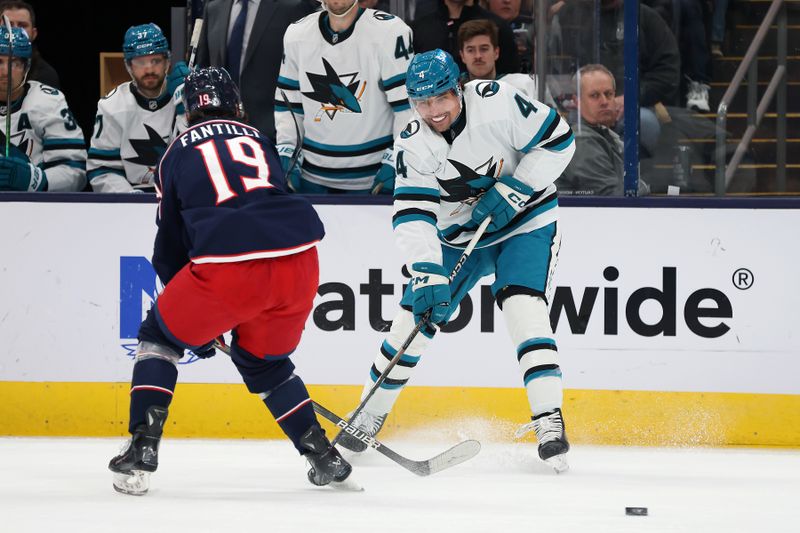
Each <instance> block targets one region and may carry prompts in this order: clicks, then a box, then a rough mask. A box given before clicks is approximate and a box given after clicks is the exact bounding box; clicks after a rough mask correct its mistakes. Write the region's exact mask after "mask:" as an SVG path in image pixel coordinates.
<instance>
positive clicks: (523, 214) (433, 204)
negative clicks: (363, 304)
mask: <svg viewBox="0 0 800 533" xmlns="http://www.w3.org/2000/svg"><path fill="white" fill-rule="evenodd" d="M463 102H464V109H462V111H461V114H460V115H459V117H458V119H457V120H456V121H455V123H454V124H453V126H452V128H451V131H452V132H453V133H454V134H455V136H454V138H452V139H450V140H451V141H452V143H449V142H448V139H446V138H445V136H443V135H441V134H439V133H437V132H436V131H434V130H432V129H431V128H430V127H428V125H427V124H425V122H423V121H422V120H421V119H420V117H419V116H417V115H415V116H414V118H413V119H412V120H411V121H410V122H409V123H408V126H407V127H406V129H405V130H403V132H402V133H401V134H400V138H399V139H398V140H397V142H396V143H395V161H396V168H397V185H396V187H395V192H394V218H393V220H392V225H393V226H394V229H395V237H396V239H397V242H398V244H399V246H400V248H401V249H402V251H403V253H404V254H405V256H406V257H407V258H408V261H409V264H410V263H412V262H417V261H429V262H434V263H437V264H442V251H441V243H444V244H446V245H450V246H455V247H464V246H466V244H467V243H468V242H469V240H470V239H471V238H472V236H473V234H474V233H475V229H476V228H477V225H476V224H474V223H473V222H472V220H471V215H472V209H473V205H474V204H475V202H477V200H478V199H479V198H480V196H481V195H482V194H483V193H484V192H485V191H487V190H488V189H489V188H491V187H493V186H494V184H495V183H496V181H497V178H499V177H501V176H512V175H513V176H514V178H516V179H518V180H520V181H522V182H524V183H526V184H528V185H530V186H531V187H533V189H534V191H535V192H534V194H533V196H532V197H531V199H530V200H529V201H528V203H527V205H526V207H525V208H524V209H523V210H522V211H520V213H518V214H517V216H516V217H514V218H513V219H512V220H511V221H510V222H509V224H508V225H506V226H505V227H503V228H501V229H499V230H497V231H494V232H487V233H486V234H484V236H483V237H482V238H481V239H480V241H479V244H478V247H484V246H488V245H491V244H495V243H498V242H500V241H503V240H505V239H507V238H508V237H511V236H513V235H517V234H520V233H525V232H529V231H531V230H534V229H536V228H540V227H543V226H546V225H547V224H550V223H551V222H553V221H555V220H556V219H557V209H558V199H557V195H556V187H555V185H554V184H553V182H554V181H555V180H556V178H558V176H560V175H561V173H562V172H563V170H564V169H565V168H566V166H567V164H569V161H570V159H572V154H573V153H574V151H575V140H574V136H573V135H572V130H571V129H570V128H569V126H568V125H567V123H566V121H565V120H562V119H561V117H559V115H558V113H556V111H555V110H554V109H553V108H550V107H547V106H546V105H544V104H542V103H541V102H539V101H537V100H533V99H530V98H528V97H527V96H526V95H525V94H524V93H521V92H519V91H518V90H516V89H515V88H514V87H512V86H511V85H508V84H506V83H504V82H502V81H486V80H476V81H472V82H470V83H468V84H467V85H466V86H465V87H464V99H463Z"/></svg>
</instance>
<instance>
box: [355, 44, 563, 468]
mask: <svg viewBox="0 0 800 533" xmlns="http://www.w3.org/2000/svg"><path fill="white" fill-rule="evenodd" d="M458 78H459V72H458V67H457V66H456V64H455V62H454V61H453V58H452V57H451V56H450V55H449V54H448V53H446V52H443V51H442V50H433V51H430V52H425V53H422V54H419V55H417V56H416V57H414V59H413V61H412V62H411V65H410V66H409V69H408V75H407V76H406V87H407V89H408V95H409V100H410V101H411V103H412V105H413V107H414V108H415V112H416V113H415V115H414V117H413V118H412V120H411V121H410V122H409V123H408V126H407V127H406V128H405V129H404V130H403V132H402V133H401V135H400V138H399V139H398V141H397V142H396V143H395V161H396V163H397V187H396V188H395V191H394V217H393V220H392V224H393V227H394V233H395V237H396V240H397V243H398V245H399V247H400V248H401V250H402V251H403V253H404V255H405V257H406V258H407V263H406V266H407V267H408V269H409V271H410V272H411V281H410V283H409V285H408V289H407V290H406V292H405V294H404V295H403V298H402V300H401V302H400V305H401V310H400V311H399V312H398V314H397V315H396V316H395V319H394V321H393V323H392V327H391V330H390V331H389V335H388V336H387V338H386V339H385V341H384V342H383V344H382V346H381V348H380V350H379V352H378V355H377V357H376V358H375V362H374V365H373V366H372V368H371V370H370V374H369V377H368V379H367V380H366V384H365V386H364V393H363V394H362V398H364V397H366V394H367V392H368V391H369V390H370V389H371V388H372V386H373V384H374V383H375V382H376V381H377V379H378V376H379V375H380V374H381V373H382V372H383V370H384V369H385V368H386V366H387V364H388V363H389V361H390V360H391V359H392V358H393V357H394V355H395V354H396V353H397V351H398V349H399V348H400V347H401V346H402V345H403V343H404V342H405V340H406V339H407V338H408V336H409V334H410V333H411V331H412V330H413V328H414V326H415V323H416V322H418V321H419V320H421V319H422V317H423V316H424V315H425V314H426V313H427V312H430V319H429V322H428V323H427V324H425V325H424V326H423V329H422V331H421V332H420V334H419V335H417V336H416V337H415V338H414V340H413V342H411V344H410V345H409V346H408V348H407V350H406V352H405V353H404V354H403V355H402V357H401V359H400V360H399V363H398V364H397V365H396V366H395V367H394V368H393V369H392V370H391V372H389V374H388V377H387V379H386V380H385V381H384V382H383V383H382V385H381V386H380V388H379V389H378V390H377V391H376V393H375V395H374V396H373V397H372V398H371V399H370V400H369V402H368V403H367V404H366V406H365V408H364V410H363V411H361V413H359V415H358V417H357V418H356V420H355V423H356V424H357V425H358V426H360V428H361V429H363V430H364V431H366V432H368V433H369V434H370V435H374V434H375V433H377V432H378V431H379V430H380V428H381V426H382V425H383V422H384V420H385V418H386V416H387V414H388V413H389V411H391V409H392V406H393V405H394V403H395V400H396V399H397V397H398V395H399V394H400V391H401V390H402V388H403V386H405V384H406V383H407V382H408V379H409V377H410V376H411V372H412V370H413V369H414V367H415V366H416V365H417V363H418V362H419V360H420V357H421V356H422V353H423V350H424V349H425V347H426V345H427V344H428V341H429V340H430V339H431V338H433V336H434V334H435V333H436V331H437V330H436V328H435V327H434V326H435V325H442V324H444V323H446V322H447V320H448V318H449V317H450V315H451V314H452V313H453V312H454V311H455V310H456V308H457V307H458V304H459V302H460V301H461V299H462V298H463V297H464V295H465V294H466V293H467V292H468V291H469V289H471V288H472V287H473V286H474V285H475V284H476V283H477V281H478V280H479V279H480V278H482V277H483V276H487V275H490V274H494V276H495V281H494V283H493V284H492V292H493V294H494V296H495V298H496V300H497V303H498V306H499V307H500V308H501V309H502V311H503V315H504V317H505V320H506V324H507V325H508V330H509V333H510V335H511V338H512V340H513V342H514V345H515V346H516V347H517V349H516V354H515V355H516V358H517V361H518V362H519V366H520V371H521V374H522V378H523V382H524V385H525V389H526V390H527V394H528V400H529V403H530V408H531V411H532V420H531V422H530V423H528V424H526V425H525V426H523V427H522V428H521V430H520V433H521V434H524V433H525V432H527V431H530V430H531V429H533V430H535V432H536V436H537V438H538V441H539V456H540V458H541V459H543V460H545V461H547V462H548V463H549V464H551V466H553V467H554V468H555V469H556V470H557V471H563V470H565V469H566V468H567V463H566V457H565V454H566V452H567V451H568V450H569V443H568V441H567V436H566V433H565V431H564V420H563V418H562V414H561V404H562V396H563V393H562V383H561V370H560V368H559V365H558V357H557V355H558V352H557V351H556V342H555V340H554V339H553V331H552V329H551V327H550V319H549V316H548V310H547V299H548V296H549V292H550V284H551V278H552V275H553V270H554V268H555V264H556V259H557V257H558V250H559V246H560V234H559V228H558V222H557V221H558V200H557V198H556V188H555V186H554V185H553V182H554V181H555V179H556V178H558V176H559V175H560V174H561V172H562V171H563V170H564V168H565V167H566V166H567V164H568V163H569V161H570V159H571V158H572V154H573V152H574V145H575V142H574V138H573V135H572V131H571V130H570V128H569V126H568V125H567V123H566V122H565V121H563V120H561V118H560V117H559V116H558V114H557V113H556V112H555V110H554V109H552V108H549V107H547V106H546V105H544V104H542V103H541V102H539V101H536V100H533V99H531V98H529V97H528V96H527V95H525V94H524V93H521V92H519V91H518V90H516V89H515V88H514V87H512V86H511V85H508V84H506V83H503V82H502V81H493V80H482V81H473V82H470V83H467V84H466V86H465V87H464V89H463V94H462V91H461V89H460V88H459V84H458ZM487 217H491V221H490V223H489V225H488V228H487V231H486V233H485V234H484V235H483V237H481V238H480V240H479V243H478V245H477V247H476V249H475V251H474V252H473V254H472V255H471V256H470V257H469V259H468V260H467V261H466V263H464V265H463V268H462V269H461V271H460V272H459V273H458V275H457V276H456V277H455V279H454V280H453V282H452V284H451V283H450V279H449V272H450V271H451V270H452V269H453V267H454V265H455V263H456V261H457V260H458V259H459V258H460V256H461V253H462V251H463V249H464V248H465V246H466V245H467V243H468V242H469V241H470V239H471V238H472V236H473V235H474V233H475V230H476V229H477V228H478V226H479V225H480V224H481V222H483V221H484V219H486V218H487ZM493 357H497V354H494V353H491V354H485V358H486V360H487V361H490V360H491V359H492V358H493ZM453 364H454V365H455V364H457V363H456V362H455V358H454V363H453ZM489 364H490V363H489ZM340 442H341V443H342V445H343V446H345V447H348V448H350V449H352V450H354V451H361V450H363V449H364V446H363V444H361V442H360V441H358V440H356V439H353V438H352V437H350V436H349V435H343V436H342V438H341V440H340Z"/></svg>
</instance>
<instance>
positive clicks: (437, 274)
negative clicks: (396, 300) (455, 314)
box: [411, 263, 450, 324]
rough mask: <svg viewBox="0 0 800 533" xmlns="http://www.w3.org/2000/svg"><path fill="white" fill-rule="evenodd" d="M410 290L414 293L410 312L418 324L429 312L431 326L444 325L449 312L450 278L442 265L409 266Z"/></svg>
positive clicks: (421, 264) (417, 264) (419, 264)
mask: <svg viewBox="0 0 800 533" xmlns="http://www.w3.org/2000/svg"><path fill="white" fill-rule="evenodd" d="M411 289H412V290H413V291H414V299H413V303H412V311H413V313H414V322H415V323H418V322H419V321H420V320H422V317H423V316H425V313H427V312H428V311H430V313H431V315H430V317H429V318H428V320H429V321H430V322H431V323H432V324H444V323H445V322H446V319H447V315H448V313H449V312H450V276H449V275H448V273H447V271H446V270H445V269H444V267H443V266H442V265H437V264H436V263H414V264H413V265H411Z"/></svg>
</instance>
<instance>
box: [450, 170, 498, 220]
mask: <svg viewBox="0 0 800 533" xmlns="http://www.w3.org/2000/svg"><path fill="white" fill-rule="evenodd" d="M447 161H448V162H449V163H450V164H451V165H452V166H453V167H454V168H455V169H456V171H457V172H458V176H456V177H453V178H447V179H438V180H437V181H438V182H439V186H440V187H441V188H442V190H443V191H444V194H442V195H441V201H443V202H450V203H457V204H460V205H459V206H458V207H456V209H455V210H454V211H453V212H452V213H450V214H451V216H452V215H455V214H457V213H458V212H459V211H461V209H462V208H463V207H464V206H465V205H472V204H474V203H475V202H477V201H478V199H479V198H480V197H481V196H483V193H485V192H486V191H488V190H489V189H491V188H492V187H494V185H495V183H497V178H498V177H499V176H500V171H501V170H502V169H503V160H502V159H500V160H499V161H498V162H495V160H494V156H492V157H490V158H489V160H488V161H486V162H485V163H483V164H480V165H478V166H477V167H476V168H474V169H473V168H470V167H469V166H467V165H465V164H464V163H461V162H460V161H456V160H455V159H448V160H447Z"/></svg>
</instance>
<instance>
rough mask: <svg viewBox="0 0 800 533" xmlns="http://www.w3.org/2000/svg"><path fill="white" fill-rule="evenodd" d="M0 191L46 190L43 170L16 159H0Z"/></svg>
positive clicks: (45, 178) (45, 177)
mask: <svg viewBox="0 0 800 533" xmlns="http://www.w3.org/2000/svg"><path fill="white" fill-rule="evenodd" d="M0 190H3V191H29V192H41V191H46V190H47V176H46V175H45V173H44V170H42V169H41V168H39V167H37V166H36V165H34V164H33V163H29V162H27V161H25V160H24V159H18V158H16V157H0Z"/></svg>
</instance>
